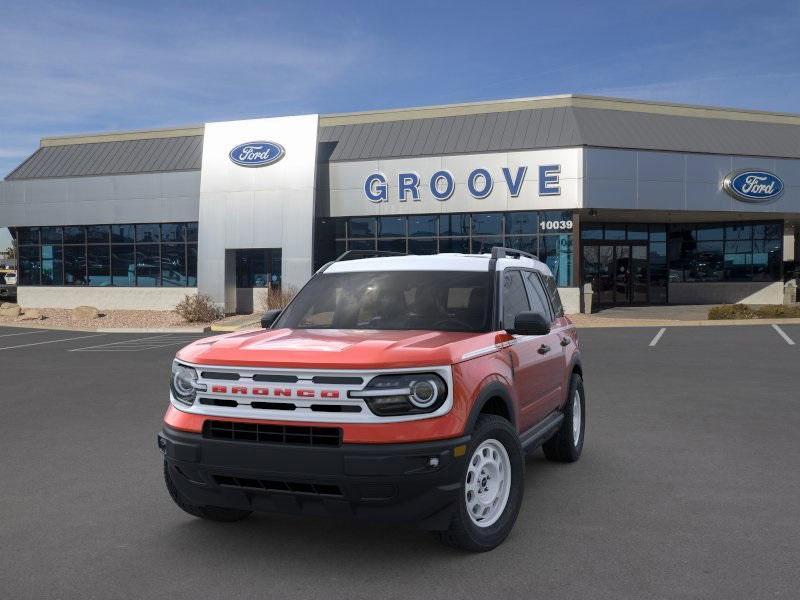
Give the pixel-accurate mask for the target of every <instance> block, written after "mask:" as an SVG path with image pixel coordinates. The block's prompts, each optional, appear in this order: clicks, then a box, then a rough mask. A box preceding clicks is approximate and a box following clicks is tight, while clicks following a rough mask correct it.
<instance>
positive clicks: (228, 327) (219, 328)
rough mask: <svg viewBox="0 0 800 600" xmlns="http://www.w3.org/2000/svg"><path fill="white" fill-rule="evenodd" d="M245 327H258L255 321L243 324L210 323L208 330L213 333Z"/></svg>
mask: <svg viewBox="0 0 800 600" xmlns="http://www.w3.org/2000/svg"><path fill="white" fill-rule="evenodd" d="M245 329H260V327H259V326H258V324H257V323H245V324H243V325H212V326H211V327H209V330H210V331H211V332H213V333H232V332H234V331H242V330H245Z"/></svg>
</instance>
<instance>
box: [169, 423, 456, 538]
mask: <svg viewBox="0 0 800 600" xmlns="http://www.w3.org/2000/svg"><path fill="white" fill-rule="evenodd" d="M468 443H469V436H464V437H460V438H455V439H449V440H443V441H436V442H425V443H419V444H343V445H341V446H338V447H315V446H300V445H290V444H270V443H259V442H243V441H230V440H218V439H210V438H206V437H204V436H203V435H202V434H196V433H186V432H182V431H176V430H174V429H170V428H168V427H165V428H164V430H163V431H162V432H161V433H159V435H158V447H159V449H160V450H161V451H162V452H163V453H164V457H165V459H166V461H167V465H168V466H169V472H170V476H171V478H172V480H173V482H174V483H175V486H176V487H177V488H178V490H179V491H180V492H181V494H183V495H184V496H185V497H186V498H187V499H188V500H189V501H190V502H192V503H193V504H196V505H199V506H222V507H227V508H238V509H245V510H254V511H264V512H280V513H289V514H307V515H329V516H337V517H355V518H359V519H369V520H380V521H389V522H414V523H417V524H418V525H419V526H420V527H422V528H424V529H445V528H447V526H448V525H449V523H450V519H451V516H452V510H453V508H454V506H455V500H456V498H457V497H458V495H459V490H460V489H461V481H462V477H463V474H464V469H465V457H464V454H463V452H461V453H460V454H461V456H460V457H456V456H454V453H453V449H454V448H456V447H458V446H462V445H465V444H468Z"/></svg>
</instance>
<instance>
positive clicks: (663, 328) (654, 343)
mask: <svg viewBox="0 0 800 600" xmlns="http://www.w3.org/2000/svg"><path fill="white" fill-rule="evenodd" d="M666 330H667V328H666V327H662V328H661V329H660V330H659V332H658V333H657V334H656V337H654V338H653V340H652V341H651V342H650V347H651V348H652V347H653V346H655V345H656V344H657V343H658V341H659V340H660V339H661V336H663V335H664V332H665V331H666Z"/></svg>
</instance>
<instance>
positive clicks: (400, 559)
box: [0, 325, 800, 600]
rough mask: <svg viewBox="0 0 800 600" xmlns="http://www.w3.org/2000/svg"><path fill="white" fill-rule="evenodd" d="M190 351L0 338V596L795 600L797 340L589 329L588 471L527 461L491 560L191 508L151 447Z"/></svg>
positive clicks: (175, 340) (48, 335)
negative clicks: (170, 385) (505, 531)
mask: <svg viewBox="0 0 800 600" xmlns="http://www.w3.org/2000/svg"><path fill="white" fill-rule="evenodd" d="M781 332H782V333H783V335H781ZM196 337H197V336H196V335H186V334H152V335H147V334H94V333H85V332H84V333H80V332H67V331H41V330H24V329H17V328H13V329H12V328H0V408H2V413H0V548H2V550H0V590H2V591H1V592H0V597H3V598H10V599H11V598H13V599H22V598H81V599H90V598H102V599H110V598H156V597H158V598H169V599H173V598H192V599H197V598H212V597H225V598H304V599H308V598H325V599H326V600H332V599H338V598H341V599H347V600H353V599H355V598H403V599H406V598H409V597H411V598H465V599H466V598H479V597H491V598H591V599H601V598H609V599H612V598H613V599H615V600H618V599H620V598H648V599H649V598H669V599H676V598H720V599H725V600H730V599H734V598H747V599H753V598H796V597H797V594H798V592H797V590H798V589H800V569H798V564H800V541H798V540H800V518H798V512H800V469H798V465H800V442H798V431H800V385H799V383H798V373H799V372H800V325H784V326H781V327H780V331H778V330H775V329H774V328H772V327H771V326H769V325H757V326H739V327H670V328H667V329H666V330H664V331H663V332H661V330H660V328H625V329H621V328H620V329H584V330H581V338H582V344H583V351H584V362H585V371H586V373H585V379H586V385H587V391H588V394H589V411H590V412H589V417H588V419H589V420H588V430H587V441H586V446H585V448H584V455H583V458H582V459H581V461H580V462H578V463H576V464H574V465H555V464H551V463H548V462H546V461H545V460H544V458H543V457H542V455H541V454H540V453H537V454H535V455H533V456H531V457H530V458H529V459H528V461H527V467H528V469H527V475H526V492H525V494H526V495H525V501H524V505H523V508H522V511H521V513H520V517H519V520H518V521H517V525H516V528H515V530H514V531H513V533H512V534H511V536H510V537H509V539H508V540H507V541H506V543H505V544H504V545H502V546H501V547H499V548H498V549H496V550H494V551H493V552H491V553H488V554H482V555H470V554H463V553H460V552H458V551H455V550H453V549H450V548H446V547H443V546H440V545H439V544H438V542H437V541H436V540H434V539H433V538H432V537H431V536H430V535H428V534H425V533H422V532H418V531H416V530H414V529H411V528H398V527H387V526H375V525H371V524H363V523H352V522H347V521H332V520H323V519H300V518H291V517H275V516H267V515H257V516H255V517H253V518H251V519H248V520H245V521H243V522H240V523H236V524H218V523H211V522H203V521H200V520H195V519H193V518H191V517H189V516H188V515H185V514H184V513H182V512H181V511H180V510H179V509H177V508H176V507H175V506H174V505H173V504H172V501H171V500H170V499H169V497H168V496H167V493H166V491H165V489H164V486H163V482H162V479H161V469H160V467H161V458H160V455H159V453H158V451H157V450H156V447H155V432H156V431H157V430H158V428H159V424H160V419H161V416H162V415H163V412H164V409H165V407H166V402H167V399H166V398H167V382H168V375H169V368H170V359H171V357H172V355H173V353H174V352H175V351H176V350H177V349H178V348H179V347H180V346H181V345H182V344H183V343H186V342H187V341H189V340H191V339H195V338H196ZM656 337H657V338H658V339H657V340H656ZM654 342H655V343H654ZM789 342H797V343H796V344H790V343H789Z"/></svg>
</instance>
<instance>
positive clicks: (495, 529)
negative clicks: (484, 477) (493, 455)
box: [439, 415, 525, 552]
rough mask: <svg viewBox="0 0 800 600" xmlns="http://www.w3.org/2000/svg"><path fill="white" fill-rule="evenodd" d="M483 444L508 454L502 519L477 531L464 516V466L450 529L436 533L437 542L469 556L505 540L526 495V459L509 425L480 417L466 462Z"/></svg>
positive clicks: (483, 416)
mask: <svg viewBox="0 0 800 600" xmlns="http://www.w3.org/2000/svg"><path fill="white" fill-rule="evenodd" d="M486 440H496V441H497V442H500V443H501V444H502V445H503V447H504V448H505V450H506V452H507V454H508V458H509V462H510V465H511V483H510V486H509V496H508V501H507V502H506V506H505V508H504V510H503V512H502V513H501V516H500V517H499V519H498V520H497V521H496V522H495V523H493V524H492V525H490V526H488V527H479V526H478V525H476V524H475V523H473V521H472V519H471V518H470V516H469V514H468V512H467V503H466V498H465V494H466V490H465V486H466V484H467V483H466V478H467V468H466V467H467V465H468V464H469V463H468V462H467V463H466V464H465V468H464V475H463V476H462V482H461V487H460V488H459V496H458V500H457V508H456V511H455V514H454V516H453V520H452V522H451V523H450V528H449V529H448V530H446V531H442V532H439V539H440V540H441V541H442V542H443V543H445V544H447V545H449V546H453V547H456V548H460V549H462V550H468V551H470V552H486V551H488V550H492V549H493V548H495V547H497V546H498V545H500V544H501V543H502V542H503V540H505V539H506V537H508V534H509V533H510V532H511V529H512V528H513V527H514V523H515V522H516V520H517V515H518V514H519V509H520V506H522V497H523V494H524V491H525V455H524V453H523V451H522V446H521V445H520V442H519V435H518V434H517V432H516V430H515V429H514V427H513V426H512V425H511V423H509V422H508V421H507V420H505V419H503V418H502V417H498V416H495V415H481V416H480V417H479V418H478V421H477V423H476V424H475V431H474V433H473V435H472V440H471V441H470V444H469V448H468V449H467V452H466V455H465V456H466V458H467V461H470V460H472V457H473V454H474V453H475V450H476V449H477V448H478V447H479V446H480V445H481V444H482V443H483V442H484V441H486Z"/></svg>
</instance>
